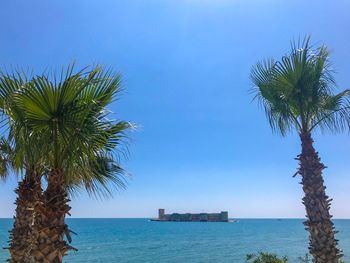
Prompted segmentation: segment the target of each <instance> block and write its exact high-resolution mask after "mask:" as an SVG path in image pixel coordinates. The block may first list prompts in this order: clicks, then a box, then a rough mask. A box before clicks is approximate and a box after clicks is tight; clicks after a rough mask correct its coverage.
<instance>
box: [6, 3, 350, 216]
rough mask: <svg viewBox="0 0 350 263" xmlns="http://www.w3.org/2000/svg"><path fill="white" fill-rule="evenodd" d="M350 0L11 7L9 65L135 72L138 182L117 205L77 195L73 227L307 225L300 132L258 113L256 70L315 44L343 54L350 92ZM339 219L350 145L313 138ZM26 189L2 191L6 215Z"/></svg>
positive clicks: (125, 111) (339, 58) (132, 94)
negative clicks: (173, 222)
mask: <svg viewBox="0 0 350 263" xmlns="http://www.w3.org/2000/svg"><path fill="white" fill-rule="evenodd" d="M348 10H350V2H349V1H345V0H344V1H340V0H337V1H320V0H318V1H314V0H313V1H302V0H296V1H282V0H280V1H278V0H260V1H258V0H255V1H254V0H250V1H249V0H176V1H175V0H172V1H170V0H147V1H143V0H132V1H122V0H118V1H115V0H113V1H112V0H109V1H108V0H99V1H83V0H76V1H70V0H65V1H61V0H55V1H44V0H32V1H24V0H22V1H18V0H12V1H3V3H2V8H1V9H0V22H1V27H2V33H1V35H0V66H1V67H2V68H4V67H7V68H9V67H11V66H12V67H24V68H31V69H33V70H34V72H36V73H40V72H42V71H43V70H44V69H46V68H50V67H52V68H57V67H58V68H60V67H62V66H63V65H67V64H68V63H70V62H72V61H76V64H77V65H78V67H83V66H85V65H89V64H96V63H101V64H103V65H106V66H112V67H113V68H114V69H115V70H117V71H120V72H121V73H122V75H123V86H124V88H125V89H126V92H125V94H124V95H123V97H122V98H121V99H120V100H119V101H117V102H116V103H114V104H113V106H112V107H111V108H112V110H113V111H114V112H115V115H114V116H115V117H116V118H118V119H123V120H129V121H133V122H136V123H138V124H139V129H138V130H137V131H135V132H133V133H131V134H130V137H131V138H132V140H131V141H130V145H129V150H130V156H129V157H128V159H127V160H123V165H124V166H125V167H126V168H127V170H128V171H129V172H130V173H131V174H132V180H131V181H130V183H129V187H128V189H127V190H126V191H122V192H120V193H116V194H115V195H114V198H110V199H107V200H102V201H101V200H96V199H90V198H89V197H88V196H87V195H86V194H84V193H81V194H79V195H77V196H76V197H75V198H74V199H73V201H72V207H73V209H72V215H73V216H74V217H152V216H156V213H157V209H158V208H160V207H163V208H165V209H166V210H168V211H180V212H183V211H193V212H197V211H198V212H201V211H221V210H228V211H229V214H230V216H232V217H303V216H304V214H305V212H304V208H303V206H302V205H301V198H302V191H301V187H300V185H299V184H298V182H299V179H297V178H292V175H293V174H294V172H295V171H296V168H297V162H296V161H295V160H294V157H295V156H296V155H297V154H298V153H299V151H300V145H299V140H298V137H297V136H296V134H291V135H289V136H288V137H287V138H282V137H280V136H279V135H274V134H272V132H271V130H270V128H269V126H268V123H267V121H266V119H265V116H264V113H263V111H262V110H261V109H259V108H258V106H257V104H256V103H251V99H252V97H251V95H250V94H249V89H250V88H251V84H250V82H249V78H248V76H249V71H250V67H251V66H252V65H253V64H254V63H255V62H256V61H257V60H260V59H262V58H268V57H275V58H279V57H281V56H282V55H283V54H285V53H286V52H287V51H288V50H289V46H290V45H289V44H290V40H291V39H293V38H298V37H299V36H301V37H303V36H305V35H306V34H311V35H312V39H313V42H314V43H325V44H326V45H327V46H328V47H329V48H330V49H331V51H332V61H333V64H334V68H335V69H336V71H337V74H336V80H337V83H338V85H339V87H340V88H343V89H344V88H349V86H350V74H349V73H350V52H349V42H350V33H349V24H350V17H349V15H348ZM314 137H315V141H316V147H317V149H318V151H319V153H320V155H321V157H322V160H323V162H324V163H325V164H326V165H327V166H328V167H329V168H328V169H326V170H325V181H326V184H327V186H328V188H327V192H328V194H329V195H330V196H331V197H333V199H334V202H333V207H332V213H333V214H334V215H335V217H338V218H349V217H350V206H349V205H348V202H347V201H348V200H349V199H350V191H349V190H348V189H349V188H350V174H349V170H350V162H349V156H350V137H349V135H348V134H343V135H331V134H325V135H322V134H318V133H317V134H315V136H314ZM15 185H16V180H15V179H14V178H12V179H10V180H8V181H7V182H6V184H3V183H1V184H0V217H11V216H12V214H13V211H14V205H13V202H14V199H15V195H14V193H13V189H14V188H15Z"/></svg>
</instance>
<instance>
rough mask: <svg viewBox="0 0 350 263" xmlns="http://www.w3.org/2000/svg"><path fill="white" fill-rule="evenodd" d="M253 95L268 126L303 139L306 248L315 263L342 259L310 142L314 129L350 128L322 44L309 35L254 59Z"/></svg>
mask: <svg viewBox="0 0 350 263" xmlns="http://www.w3.org/2000/svg"><path fill="white" fill-rule="evenodd" d="M251 80H252V82H253V84H254V86H255V88H254V92H255V94H256V96H255V98H256V99H258V100H259V102H260V103H261V104H262V105H263V107H264V109H265V113H266V116H267V118H268V120H269V123H270V126H271V128H272V129H273V130H274V131H278V132H280V133H281V134H282V135H283V136H284V135H286V134H287V133H288V132H289V131H291V130H293V129H294V130H296V131H297V133H298V134H299V137H300V140H301V148H302V151H301V154H300V155H298V157H297V160H299V169H298V171H297V173H296V174H295V175H300V176H301V184H302V186H303V191H304V197H303V204H304V205H305V208H306V216H307V220H306V221H305V222H304V225H305V226H306V229H307V230H308V231H309V242H310V243H309V251H310V254H311V255H312V256H313V259H314V262H317V263H335V262H339V260H340V258H341V256H342V255H341V251H340V250H339V249H338V248H337V245H338V244H337V240H336V239H335V234H336V231H335V230H334V226H333V222H332V221H331V217H332V216H331V215H330V212H329V208H330V202H331V199H329V197H328V196H327V195H326V193H325V189H326V187H325V185H324V181H323V177H322V170H323V169H324V168H325V166H324V164H323V163H322V162H321V160H320V158H319V155H318V153H317V152H316V150H315V148H314V146H313V139H312V133H313V132H314V131H315V130H316V129H317V128H319V129H321V130H322V131H324V130H330V131H332V132H334V131H341V130H343V129H345V128H348V127H349V123H350V117H349V116H350V115H349V113H350V112H349V110H350V107H349V106H348V105H349V104H348V99H347V95H348V94H349V93H350V92H349V90H346V91H343V92H341V93H338V94H334V93H333V88H334V87H335V81H334V78H333V71H332V68H331V64H330V61H329V52H328V50H327V48H326V47H324V46H321V47H318V48H313V47H312V46H310V44H309V38H306V39H305V40H304V41H303V42H302V43H300V42H298V43H296V44H295V43H294V44H292V49H291V52H290V54H288V55H286V56H283V57H282V59H281V60H280V61H274V60H267V61H264V62H260V63H258V64H257V65H256V66H255V67H253V68H252V71H251Z"/></svg>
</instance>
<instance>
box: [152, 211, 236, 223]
mask: <svg viewBox="0 0 350 263" xmlns="http://www.w3.org/2000/svg"><path fill="white" fill-rule="evenodd" d="M153 221H176V222H229V219H228V212H227V211H223V212H221V213H199V214H191V213H186V214H178V213H173V214H165V209H159V210H158V218H157V219H153Z"/></svg>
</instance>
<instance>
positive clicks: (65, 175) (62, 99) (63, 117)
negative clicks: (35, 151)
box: [14, 67, 131, 262]
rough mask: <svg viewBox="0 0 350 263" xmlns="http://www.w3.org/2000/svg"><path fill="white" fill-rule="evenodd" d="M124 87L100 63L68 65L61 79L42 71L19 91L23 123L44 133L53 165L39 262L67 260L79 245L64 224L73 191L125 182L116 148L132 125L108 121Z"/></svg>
mask: <svg viewBox="0 0 350 263" xmlns="http://www.w3.org/2000/svg"><path fill="white" fill-rule="evenodd" d="M119 90H120V77H119V75H118V74H113V73H112V72H111V71H104V70H102V69H101V68H99V67H96V68H94V69H93V70H91V71H90V72H86V70H82V71H80V72H78V73H73V67H69V68H68V70H67V72H66V73H65V74H62V75H61V78H60V80H57V78H55V77H53V78H51V79H50V76H47V75H44V76H38V77H35V78H34V79H33V80H31V81H30V82H29V83H28V86H27V87H26V88H22V89H19V90H18V91H17V92H16V95H15V98H14V102H15V107H16V108H18V109H20V111H21V112H22V113H23V116H24V117H23V119H24V127H25V128H28V129H29V130H30V131H31V133H32V134H34V135H35V136H39V137H40V140H41V145H43V146H44V147H43V149H42V151H41V152H42V154H43V155H44V156H45V164H46V165H47V167H48V174H47V184H48V186H47V189H46V190H45V191H44V193H43V202H42V203H40V204H39V205H37V206H36V207H35V214H36V215H37V216H36V218H35V222H34V227H33V236H34V238H35V243H34V245H33V246H32V249H31V256H32V257H33V259H34V261H35V262H62V259H63V256H64V255H65V254H66V253H67V251H69V250H71V249H74V248H73V247H71V246H70V245H68V243H67V242H66V240H65V238H64V237H65V236H66V237H67V239H68V241H71V237H70V230H69V229H68V227H67V225H66V224H65V216H66V214H69V211H70V206H69V205H68V203H69V198H68V194H69V190H72V189H76V188H77V187H81V186H84V187H85V188H86V189H87V190H88V191H90V192H96V191H97V190H98V189H103V190H104V193H108V189H109V188H108V186H109V185H108V184H109V182H112V183H113V184H114V186H116V187H120V186H123V185H124V184H123V183H124V181H123V179H121V175H123V173H124V171H123V169H121V168H120V167H119V165H118V162H117V159H116V158H117V156H118V152H117V151H116V150H120V149H119V148H120V147H119V146H120V144H121V142H122V141H123V138H124V136H125V135H124V132H125V131H126V130H127V129H129V128H131V124H130V123H128V122H123V121H119V122H116V121H112V120H109V119H108V116H109V114H108V111H107V110H106V106H107V105H108V104H110V103H111V102H112V100H113V99H114V98H115V96H116V95H117V93H118V92H119ZM101 186H102V188H101ZM106 191H107V192H106Z"/></svg>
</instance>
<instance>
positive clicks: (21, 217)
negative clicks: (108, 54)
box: [0, 73, 44, 263]
mask: <svg viewBox="0 0 350 263" xmlns="http://www.w3.org/2000/svg"><path fill="white" fill-rule="evenodd" d="M16 76H17V78H16V77H15V75H11V76H10V75H6V74H3V73H2V74H1V76H0V112H1V115H2V116H1V117H2V119H3V122H4V123H5V125H4V126H5V127H6V128H7V131H8V134H7V135H8V138H6V139H5V137H3V138H2V140H1V143H0V145H1V146H0V155H1V156H0V159H1V173H2V175H6V176H8V175H9V172H10V171H11V170H12V171H13V172H15V173H17V174H18V173H20V174H23V173H24V176H23V178H22V181H20V182H19V184H18V187H17V189H16V190H15V192H16V194H17V198H16V202H15V204H16V212H15V217H14V225H13V229H12V230H11V235H10V242H9V244H10V247H9V250H10V254H11V260H10V262H13V263H15V262H24V263H26V262H29V260H28V258H29V256H30V251H31V244H32V243H33V239H32V238H33V235H32V231H31V230H32V228H31V227H32V225H33V221H34V207H35V204H36V203H37V202H40V201H41V196H42V195H41V192H42V190H41V175H42V173H43V172H44V170H43V166H42V163H41V160H40V155H41V151H40V150H39V149H38V146H39V145H41V144H40V143H39V139H40V138H38V137H36V138H35V137H34V136H33V135H31V134H30V133H28V130H26V129H23V127H24V125H23V118H22V114H21V111H18V109H16V107H14V104H13V96H14V94H15V92H16V91H17V90H18V89H20V88H23V87H24V86H25V85H26V83H27V81H28V80H26V79H25V78H23V77H24V75H23V76H21V75H20V74H17V75H16ZM21 121H22V122H21ZM19 125H22V129H21V132H20V133H17V132H15V130H16V128H17V127H19ZM15 134H16V138H14V135H15ZM40 148H42V146H41V147H40Z"/></svg>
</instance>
